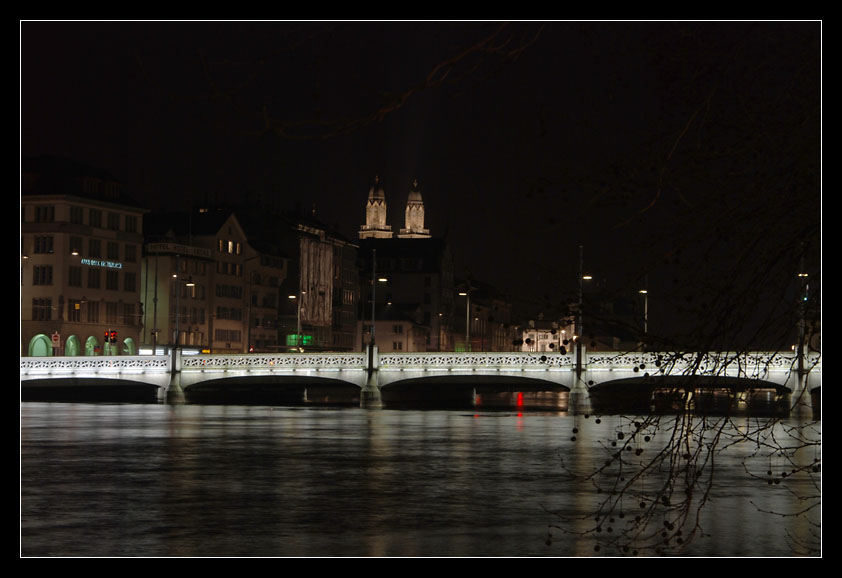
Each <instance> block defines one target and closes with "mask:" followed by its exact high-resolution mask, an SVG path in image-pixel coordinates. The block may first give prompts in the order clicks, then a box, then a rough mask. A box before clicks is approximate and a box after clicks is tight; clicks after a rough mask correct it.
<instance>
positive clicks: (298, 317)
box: [288, 291, 307, 351]
mask: <svg viewBox="0 0 842 578" xmlns="http://www.w3.org/2000/svg"><path fill="white" fill-rule="evenodd" d="M298 293H299V294H298V295H289V296H288V298H289V299H296V300H298V303H297V304H296V305H297V307H296V314H295V317H296V329H295V344H296V345H297V346H298V349H299V351H300V350H301V301H302V300H303V298H302V297H301V296H302V295H306V294H307V292H306V291H299V292H298Z"/></svg>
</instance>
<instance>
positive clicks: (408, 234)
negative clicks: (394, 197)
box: [398, 179, 430, 239]
mask: <svg viewBox="0 0 842 578" xmlns="http://www.w3.org/2000/svg"><path fill="white" fill-rule="evenodd" d="M398 237H399V238H401V239H429V238H430V230H429V229H425V228H424V200H423V199H422V198H421V191H420V190H418V180H417V179H416V180H415V181H414V182H413V183H412V189H411V190H410V191H409V198H408V199H407V201H406V227H405V228H403V229H401V232H400V234H399V235H398Z"/></svg>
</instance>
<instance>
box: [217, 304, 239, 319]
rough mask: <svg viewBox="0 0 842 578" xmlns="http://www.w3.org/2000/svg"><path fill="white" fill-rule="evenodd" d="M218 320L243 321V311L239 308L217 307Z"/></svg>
mask: <svg viewBox="0 0 842 578" xmlns="http://www.w3.org/2000/svg"><path fill="white" fill-rule="evenodd" d="M216 318H217V319H230V320H232V321H242V320H243V310H242V309H239V308H237V307H217V308H216Z"/></svg>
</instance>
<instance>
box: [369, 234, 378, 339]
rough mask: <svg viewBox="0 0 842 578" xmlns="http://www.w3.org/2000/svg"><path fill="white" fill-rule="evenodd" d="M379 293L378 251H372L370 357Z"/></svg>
mask: <svg viewBox="0 0 842 578" xmlns="http://www.w3.org/2000/svg"><path fill="white" fill-rule="evenodd" d="M376 291H377V249H372V250H371V340H370V343H369V350H370V353H369V355H373V353H374V310H375V307H376V303H377V299H376V296H375V293H376Z"/></svg>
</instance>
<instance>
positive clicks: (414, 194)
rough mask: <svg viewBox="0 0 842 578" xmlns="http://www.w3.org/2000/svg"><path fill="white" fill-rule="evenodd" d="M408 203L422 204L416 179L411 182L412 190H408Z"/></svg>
mask: <svg viewBox="0 0 842 578" xmlns="http://www.w3.org/2000/svg"><path fill="white" fill-rule="evenodd" d="M407 200H408V201H409V202H413V201H414V202H417V203H423V202H424V199H422V198H421V190H420V189H419V188H418V179H415V180H414V181H413V182H412V188H411V189H410V190H409V197H408V199H407Z"/></svg>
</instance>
